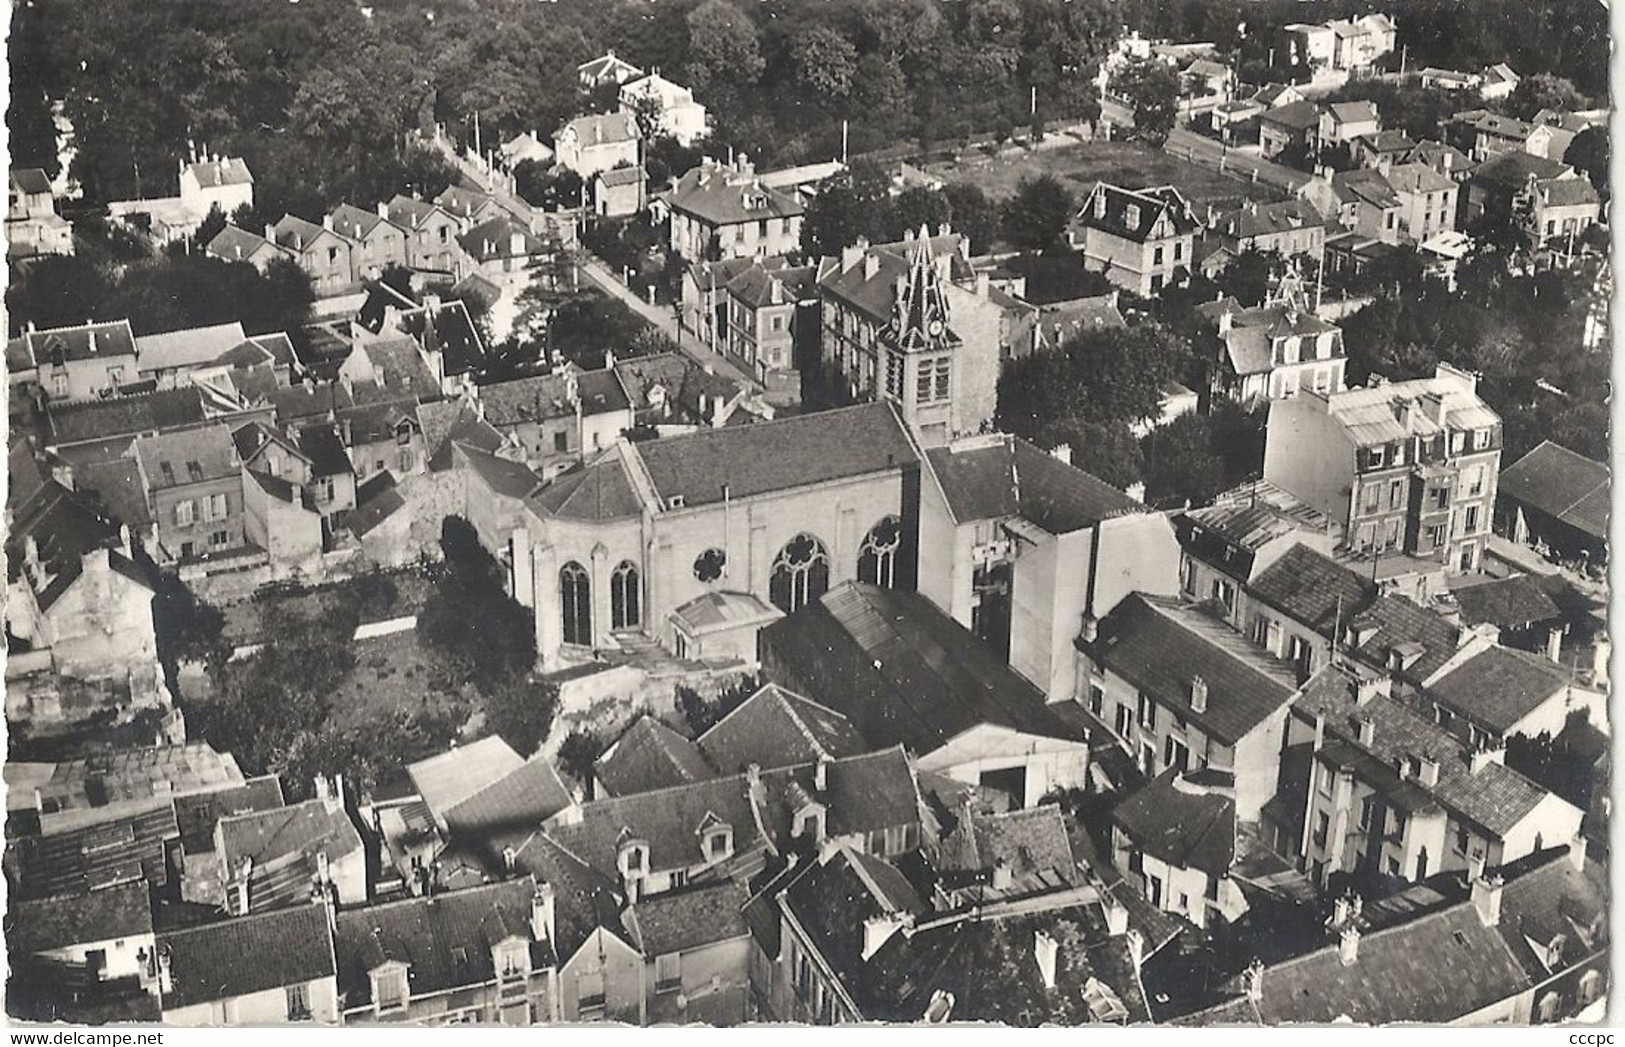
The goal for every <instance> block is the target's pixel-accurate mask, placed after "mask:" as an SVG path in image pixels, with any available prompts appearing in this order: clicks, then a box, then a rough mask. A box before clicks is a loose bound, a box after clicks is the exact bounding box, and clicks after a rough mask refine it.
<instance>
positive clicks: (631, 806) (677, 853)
mask: <svg viewBox="0 0 1625 1047" xmlns="http://www.w3.org/2000/svg"><path fill="white" fill-rule="evenodd" d="M715 821H720V822H722V823H724V824H727V825H729V826H731V827H732V829H733V841H734V852H735V853H736V854H739V853H742V852H745V851H749V850H750V849H751V848H752V846H753V845H755V844H756V843H758V842H760V841H761V833H760V832H759V830H758V828H757V824H756V815H755V813H754V811H753V808H752V805H751V801H750V795H749V789H748V787H747V785H746V782H745V779H744V778H743V777H732V778H713V779H710V780H708V781H703V782H688V783H685V784H683V785H676V786H672V787H670V788H666V789H657V790H654V791H651V792H645V793H638V794H636V795H631V796H617V797H609V798H605V799H597V800H591V801H588V802H587V803H584V804H582V805H581V817H580V820H579V821H572V822H570V824H567V825H559V826H556V827H554V828H552V829H550V830H549V835H550V836H551V837H552V838H553V840H554V841H556V842H557V843H558V844H559V845H560V846H562V847H564V848H565V849H566V850H568V851H569V852H570V853H571V854H572V855H574V856H575V857H576V858H577V859H579V860H580V861H582V862H585V863H586V864H587V865H589V866H591V867H592V868H593V869H594V870H596V871H597V872H598V873H599V874H601V875H603V876H607V877H615V878H618V877H619V872H618V871H617V867H616V855H617V852H618V851H619V849H620V845H621V843H622V841H624V840H628V839H636V840H642V841H643V842H645V843H647V844H648V845H649V869H650V871H651V872H662V871H665V870H669V869H686V868H688V867H690V866H694V865H699V864H700V863H701V862H702V861H704V858H705V855H704V852H703V851H702V850H701V844H702V842H703V841H702V838H701V829H702V827H703V826H704V825H706V824H707V823H708V822H715Z"/></svg>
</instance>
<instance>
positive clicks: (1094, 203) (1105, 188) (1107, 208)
mask: <svg viewBox="0 0 1625 1047" xmlns="http://www.w3.org/2000/svg"><path fill="white" fill-rule="evenodd" d="M1164 217H1166V218H1167V226H1166V227H1165V228H1166V230H1167V231H1166V232H1165V233H1164V234H1163V235H1165V236H1184V235H1186V234H1189V233H1194V232H1195V231H1196V230H1197V229H1198V228H1199V227H1200V226H1201V223H1200V222H1198V221H1197V220H1196V215H1195V214H1194V213H1192V211H1191V206H1190V203H1189V202H1187V201H1186V199H1185V197H1184V196H1183V195H1182V194H1181V193H1180V191H1179V190H1178V189H1175V188H1174V187H1173V186H1171V185H1165V186H1160V187H1158V188H1155V189H1124V188H1122V187H1120V186H1115V185H1111V184H1109V183H1106V182H1096V183H1095V187H1094V189H1093V190H1091V191H1090V193H1089V196H1088V198H1087V199H1085V200H1084V202H1083V209H1082V210H1081V211H1079V212H1078V220H1079V221H1080V222H1082V223H1083V224H1084V225H1085V226H1087V227H1089V228H1091V229H1100V230H1103V231H1105V232H1107V233H1110V234H1112V235H1113V236H1120V237H1124V238H1126V239H1129V240H1134V241H1137V242H1140V243H1144V242H1145V241H1147V240H1149V239H1151V234H1152V231H1153V230H1154V229H1155V228H1156V227H1157V223H1158V221H1160V220H1161V219H1163V218H1164Z"/></svg>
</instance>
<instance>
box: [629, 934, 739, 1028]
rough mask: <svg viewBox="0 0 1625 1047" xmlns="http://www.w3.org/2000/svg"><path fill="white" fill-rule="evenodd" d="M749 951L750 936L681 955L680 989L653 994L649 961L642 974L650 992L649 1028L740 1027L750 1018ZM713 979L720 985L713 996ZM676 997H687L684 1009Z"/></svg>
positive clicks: (651, 965)
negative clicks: (685, 1025) (664, 1025)
mask: <svg viewBox="0 0 1625 1047" xmlns="http://www.w3.org/2000/svg"><path fill="white" fill-rule="evenodd" d="M750 949H751V939H750V936H749V935H744V936H742V937H739V938H733V939H730V940H728V941H723V942H714V943H712V944H709V945H706V946H702V947H701V948H698V949H691V950H688V951H686V952H684V953H683V954H682V959H681V960H680V961H679V963H680V968H681V975H682V988H681V989H680V990H673V991H669V992H663V993H656V992H655V964H654V960H653V959H652V958H651V959H650V961H649V963H648V964H647V966H646V969H645V971H644V982H645V984H646V985H647V986H648V991H649V997H648V1004H647V1007H648V1019H647V1020H648V1021H649V1022H650V1023H651V1024H655V1023H688V1022H702V1023H704V1024H706V1025H712V1026H728V1025H739V1024H742V1023H743V1022H744V1021H746V1020H747V1018H748V1017H749V1015H748V1013H747V1001H748V999H749V995H750ZM713 978H715V979H717V981H718V983H719V986H718V991H716V992H712V989H711V986H712V979H713ZM679 994H681V995H682V996H684V997H686V1003H687V1006H684V1007H679V1006H678V1004H677V997H678V995H679Z"/></svg>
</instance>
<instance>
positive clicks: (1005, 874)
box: [993, 858, 1015, 891]
mask: <svg viewBox="0 0 1625 1047" xmlns="http://www.w3.org/2000/svg"><path fill="white" fill-rule="evenodd" d="M1014 879H1015V874H1014V873H1013V872H1012V871H1011V869H1010V863H1009V862H1008V861H1006V860H1005V859H1003V858H999V859H996V860H995V861H994V862H993V889H994V890H995V891H1008V890H1009V889H1010V884H1011V883H1012V882H1013V881H1014Z"/></svg>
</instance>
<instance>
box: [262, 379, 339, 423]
mask: <svg viewBox="0 0 1625 1047" xmlns="http://www.w3.org/2000/svg"><path fill="white" fill-rule="evenodd" d="M269 399H270V401H271V405H272V406H273V407H275V408H276V417H277V421H279V422H281V423H282V424H283V425H288V424H289V423H291V422H296V421H299V420H300V419H304V418H313V417H315V416H317V415H326V414H327V413H328V412H329V411H340V410H343V409H344V408H346V407H353V406H355V398H354V397H353V396H351V395H350V390H349V389H346V388H345V387H344V385H343V384H342V383H340V382H324V383H322V384H319V385H318V384H316V383H309V384H306V383H301V384H299V385H290V386H288V387H286V388H284V389H278V390H276V391H275V392H273V393H271V395H270V397H269Z"/></svg>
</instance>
